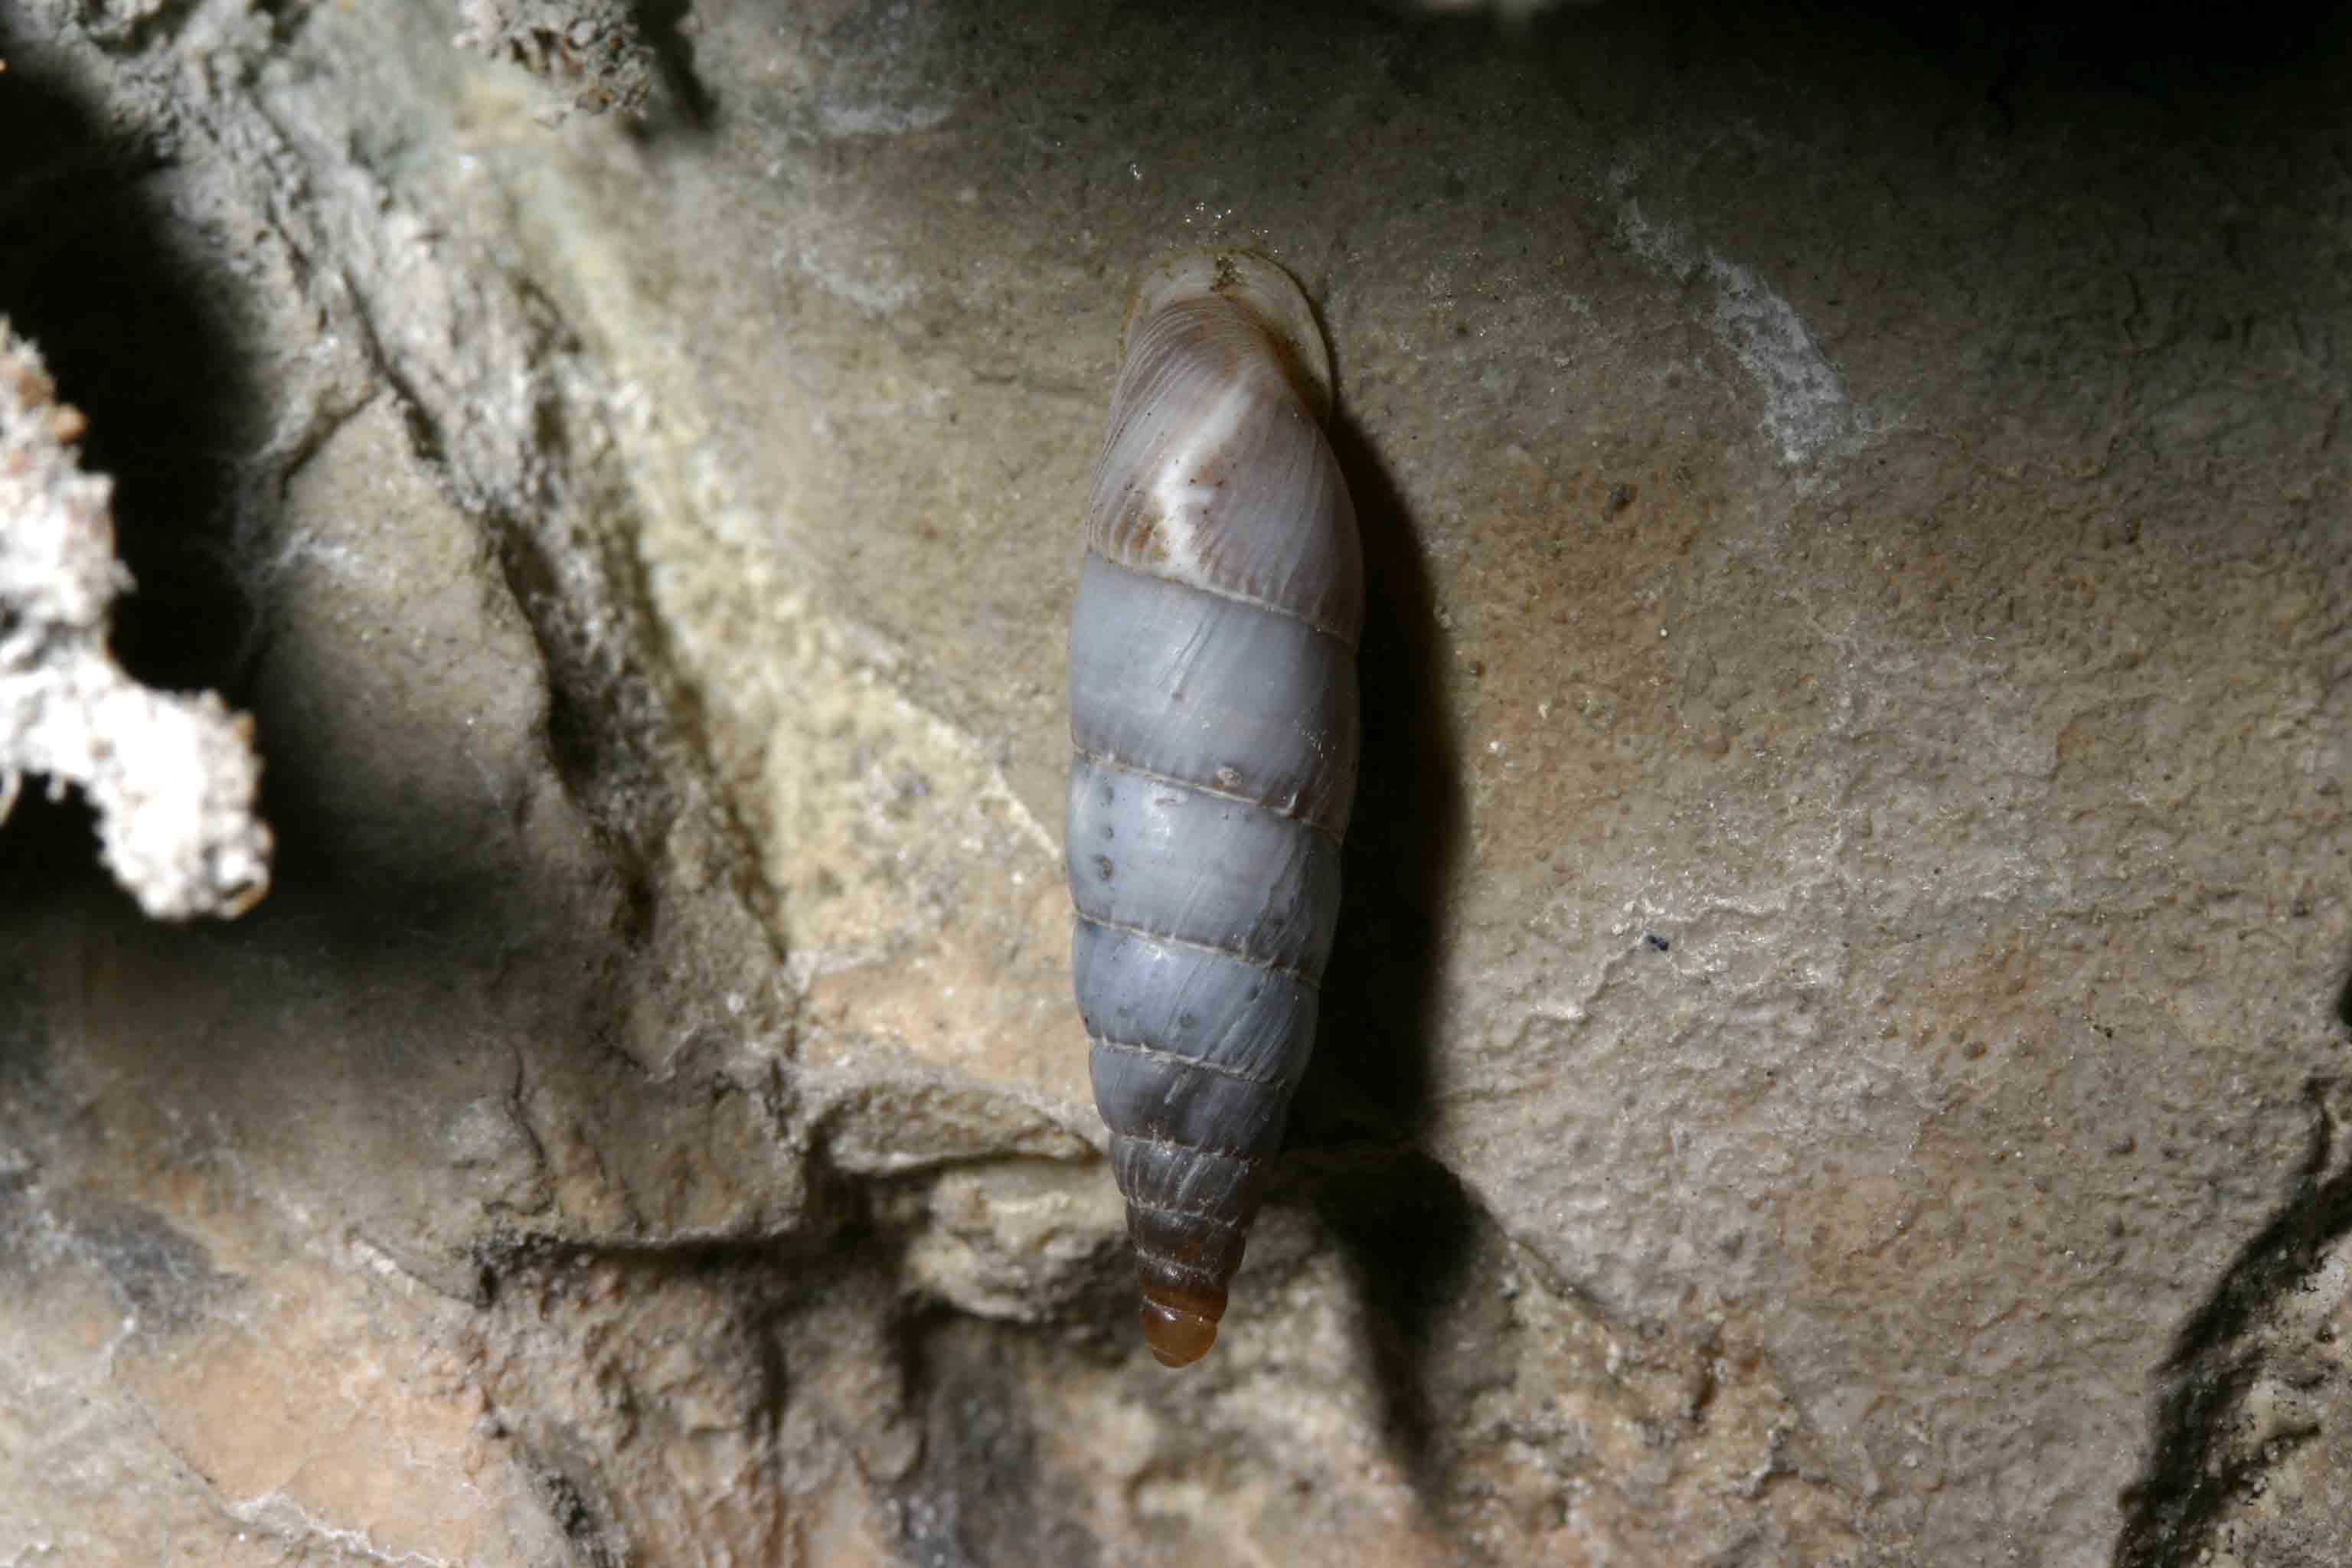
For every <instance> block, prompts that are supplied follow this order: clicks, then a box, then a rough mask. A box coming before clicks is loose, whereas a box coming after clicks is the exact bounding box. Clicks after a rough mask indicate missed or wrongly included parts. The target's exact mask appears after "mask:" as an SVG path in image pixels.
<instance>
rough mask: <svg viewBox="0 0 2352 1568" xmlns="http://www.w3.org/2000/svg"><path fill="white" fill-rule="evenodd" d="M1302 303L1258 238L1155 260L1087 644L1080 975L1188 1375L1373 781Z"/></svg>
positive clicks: (1276, 1133) (1083, 613)
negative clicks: (1231, 247) (1362, 799)
mask: <svg viewBox="0 0 2352 1568" xmlns="http://www.w3.org/2000/svg"><path fill="white" fill-rule="evenodd" d="M1330 400H1331V374H1330V362H1329V359H1328V354H1327V353H1326V350H1325V347H1324V343H1323V338H1322V334H1321V332H1320V331H1319V330H1318V328H1317V327H1316V325H1315V318H1314V315H1313V312H1312V311H1311V310H1309V309H1308V307H1307V300H1306V299H1305V297H1304V296H1303V295H1302V294H1300V292H1299V291H1298V288H1297V285H1296V284H1295V283H1293V282H1292V281H1291V280H1290V278H1289V276H1288V275H1287V274H1286V273H1285V272H1283V271H1282V269H1281V268H1277V267H1276V266H1275V265H1274V264H1273V263H1271V262H1269V261H1265V260H1264V259H1262V258H1258V257H1255V256H1250V255H1247V254H1245V253H1242V252H1234V251H1212V252H1204V253H1201V254H1198V255H1192V256H1184V257H1179V258H1175V259H1174V260H1172V261H1170V262H1168V263H1165V264H1163V265H1162V266H1160V268H1155V269H1154V270H1153V271H1152V272H1151V273H1150V274H1149V275H1147V276H1146V278H1145V279H1144V280H1143V282H1142V283H1141V285H1140V286H1139V288H1138V289H1137V291H1136V300H1135V304H1134V306H1133V307H1132V308H1131V309H1130V310H1129V313H1128V321H1127V330H1126V334H1125V358H1124V363H1123V364H1122V367H1121V370H1120V373H1119V378H1118V387H1117V389H1116V391H1115V392H1114V393H1113V394H1112V398H1111V414H1110V424H1109V431H1108V435H1107V436H1106V437H1105V438H1104V442H1103V451H1102V457H1101V458H1100V460H1099V461H1098V462H1097V465H1096V468H1095V477H1094V484H1093V491H1092V496H1091V499H1090V500H1089V503H1088V507H1087V561H1086V566H1085V572H1084V576H1083V578H1082V581H1081V583H1080V585H1079V589H1078V598H1077V605H1076V612H1075V614H1074V616H1073V617H1072V624H1071V632H1070V731H1071V740H1072V742H1073V745H1074V746H1075V748H1076V758H1075V760H1074V762H1073V763H1072V765H1071V769H1070V790H1069V802H1068V816H1067V818H1066V845H1067V852H1068V859H1069V876H1070V894H1071V899H1072V901H1073V902H1074V903H1075V904H1076V909H1077V921H1076V931H1075V933H1074V936H1073V939H1072V950H1071V967H1072V970H1073V973H1074V975H1075V977H1076V987H1077V998H1078V1009H1079V1013H1080V1015H1081V1016H1083V1017H1084V1019H1085V1021H1086V1026H1087V1036H1088V1037H1089V1039H1091V1040H1092V1042H1093V1076H1094V1086H1095V1099H1096V1103H1097V1106H1098V1107H1099V1108H1100V1110H1101V1111H1102V1115H1103V1120H1104V1121H1105V1122H1106V1123H1108V1126H1109V1128H1110V1131H1111V1142H1110V1154H1111V1165H1112V1170H1113V1173H1115V1174H1116V1176H1117V1177H1118V1184H1119V1189H1120V1191H1121V1192H1122V1193H1124V1194H1126V1197H1127V1203H1128V1232H1129V1237H1131V1238H1132V1239H1133V1241H1134V1243H1135V1249H1136V1256H1137V1264H1138V1268H1139V1273H1140V1275H1141V1279H1142V1284H1143V1296H1144V1306H1143V1313H1142V1316H1143V1324H1144V1336H1145V1339H1146V1340H1147V1342H1149V1343H1150V1346H1151V1349H1152V1351H1153V1352H1154V1353H1155V1354H1156V1355H1158V1356H1159V1358H1160V1360H1161V1361H1162V1362H1165V1363H1168V1364H1170V1365H1171V1366H1181V1365H1183V1364H1185V1363H1189V1362H1192V1361H1194V1360H1197V1359H1198V1358H1199V1357H1200V1356H1202V1355H1203V1354H1205V1353H1206V1352H1207V1351H1208V1349H1209V1347H1210V1346H1211V1344H1213V1342H1214V1341H1215V1338H1216V1324H1217V1321H1218V1320H1219V1318H1220V1317H1221V1316H1222V1315H1223V1310H1224V1305H1225V1290H1226V1284H1227V1282H1228V1281H1229V1280H1230V1279H1232V1278H1233V1275H1234V1270H1235V1269H1236V1268H1239V1267H1240V1263H1241V1257H1242V1249H1243V1245H1244V1240H1245V1238H1246V1237H1247V1234H1248V1229H1249V1225H1250V1222H1251V1220H1252V1219H1253V1218H1254V1217H1255V1214H1256V1210H1257V1206H1258V1200H1259V1196H1260V1194H1261V1192H1262V1190H1263V1188H1264V1184H1265V1173H1266V1171H1267V1168H1268V1165H1269V1163H1270V1162H1271V1160H1272V1158H1273V1156H1274V1154H1275V1153H1276V1150H1277V1149H1278V1148H1279V1146H1280V1143H1281V1139H1282V1127H1283V1121H1284V1118H1285V1116H1286V1113H1287V1110H1288V1108H1289V1101H1290V1096H1291V1092H1292V1090H1293V1089H1296V1087H1297V1082H1298V1079H1299V1077H1300V1076H1301V1074H1302V1073H1303V1072H1304V1071H1305V1069H1306V1066H1307V1054H1308V1052H1309V1051H1310V1050H1311V1048H1312V1047H1313V1043H1314V1034H1315V1016H1316V1002H1317V995H1316V992H1317V986H1318V984H1319V983H1320V981H1321V978H1322V973H1323V966H1324V963H1325V961H1326V959H1327V958H1328V956H1329V952H1330V946H1331V936H1332V931H1333V928H1334V926H1335V925H1336V923H1337V921H1338V915H1339V844H1340V839H1341V837H1342V836H1343V835H1344V834H1345V832H1346V830H1347V825H1348V813H1349V805H1350V804H1351V802H1352V799H1353V796H1354V793H1355V780H1356V754H1357V744H1358V730H1357V713H1356V661H1355V647H1356V640H1357V637H1358V635H1359V632H1360V628H1361V626H1362V621H1363V565H1362V559H1361V554H1360V546H1359V544H1358V542H1357V537H1356V522H1355V513H1354V510H1353V508H1352V507H1351V506H1350V505H1349V500H1348V492H1347V487H1346V484H1345V483H1344V482H1343V480H1342V479H1341V478H1340V475H1339V465H1338V463H1337V461H1336V459H1334V458H1333V457H1332V453H1331V448H1330V445H1329V443H1328V441H1326V440H1325V438H1324V436H1323V429H1322V421H1323V419H1324V417H1325V416H1326V415H1327V414H1328V410H1329V407H1330Z"/></svg>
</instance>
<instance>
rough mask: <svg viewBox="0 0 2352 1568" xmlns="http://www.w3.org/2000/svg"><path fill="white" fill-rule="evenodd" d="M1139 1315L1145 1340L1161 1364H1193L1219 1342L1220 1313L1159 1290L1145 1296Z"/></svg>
mask: <svg viewBox="0 0 2352 1568" xmlns="http://www.w3.org/2000/svg"><path fill="white" fill-rule="evenodd" d="M1136 1315H1137V1316H1138V1317H1139V1318H1140V1319H1142V1321H1143V1342H1144V1343H1145V1344H1147V1345H1150V1347H1151V1353H1152V1355H1153V1356H1154V1357H1155V1358H1157V1359H1158V1361H1159V1363H1160V1365H1161V1366H1191V1365H1192V1363H1194V1362H1196V1361H1199V1360H1200V1359H1201V1358H1202V1356H1204V1355H1207V1354H1208V1353H1209V1347H1210V1346H1212V1345H1213V1344H1215V1343H1216V1342H1217V1314H1216V1313H1215V1312H1213V1311H1211V1312H1205V1313H1204V1312H1202V1311H1200V1310H1197V1307H1196V1305H1192V1304H1187V1303H1185V1302H1183V1301H1181V1300H1169V1299H1168V1298H1166V1297H1164V1296H1161V1295H1159V1294H1156V1293H1155V1294H1152V1295H1147V1296H1146V1297H1144V1299H1143V1310H1141V1311H1140V1312H1139V1313H1138V1314H1136Z"/></svg>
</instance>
